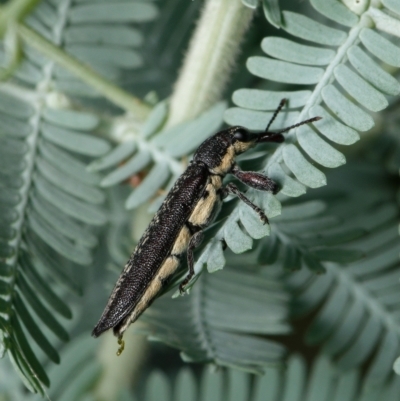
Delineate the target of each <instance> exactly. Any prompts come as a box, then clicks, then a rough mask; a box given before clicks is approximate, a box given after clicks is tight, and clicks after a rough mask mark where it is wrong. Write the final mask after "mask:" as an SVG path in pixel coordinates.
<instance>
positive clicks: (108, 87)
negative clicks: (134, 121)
mask: <svg viewBox="0 0 400 401" xmlns="http://www.w3.org/2000/svg"><path fill="white" fill-rule="evenodd" d="M17 29H18V34H19V36H20V37H21V38H22V39H23V40H24V42H25V43H26V44H28V45H29V46H32V47H34V48H35V49H36V50H38V51H39V52H40V53H42V54H44V55H45V56H46V57H48V58H49V59H50V60H52V61H54V62H56V63H58V64H59V65H61V66H62V67H63V68H65V69H66V70H68V71H70V72H71V73H73V74H74V75H76V76H77V77H79V78H80V79H81V80H82V81H83V82H85V83H87V84H88V85H90V86H92V87H93V88H95V89H96V90H97V91H98V92H99V93H100V94H102V95H103V96H104V97H105V98H107V99H109V100H110V101H112V102H113V103H115V104H116V105H117V106H120V107H121V108H123V109H124V110H126V111H127V112H130V113H131V114H132V115H134V116H135V117H136V118H138V119H140V120H144V119H145V118H146V116H147V115H148V113H149V111H150V108H149V107H148V106H147V105H146V104H145V103H144V102H142V101H141V100H140V99H138V98H136V97H134V96H132V95H130V94H129V93H127V92H125V91H123V90H122V89H120V88H119V87H117V86H115V85H114V84H113V83H112V82H111V81H108V80H107V79H105V78H104V77H102V76H101V75H100V74H98V73H97V72H96V71H94V70H93V69H92V68H91V67H89V66H87V65H85V64H83V63H82V62H80V61H78V60H77V59H75V58H74V57H71V56H70V55H68V54H67V53H65V52H64V51H63V50H61V49H60V48H58V47H57V46H55V45H54V44H53V43H51V42H50V41H48V40H47V39H45V38H44V37H43V36H41V35H39V34H38V33H37V32H35V31H34V30H33V29H31V28H29V27H27V26H26V25H24V24H19V25H18V28H17Z"/></svg>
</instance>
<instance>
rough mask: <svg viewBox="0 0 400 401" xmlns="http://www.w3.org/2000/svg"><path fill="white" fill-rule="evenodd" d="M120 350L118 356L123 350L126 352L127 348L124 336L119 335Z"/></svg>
mask: <svg viewBox="0 0 400 401" xmlns="http://www.w3.org/2000/svg"><path fill="white" fill-rule="evenodd" d="M118 345H119V348H118V351H117V356H120V355H121V354H122V352H124V349H125V341H124V340H123V339H122V336H120V337H118Z"/></svg>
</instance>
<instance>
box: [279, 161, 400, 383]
mask: <svg viewBox="0 0 400 401" xmlns="http://www.w3.org/2000/svg"><path fill="white" fill-rule="evenodd" d="M355 170H359V173H358V174H357V175H356V176H353V177H352V175H351V174H349V175H348V176H347V180H346V181H347V182H346V184H345V185H349V186H351V185H357V187H358V197H357V199H354V200H351V199H347V200H346V205H340V202H336V204H335V208H336V210H337V212H338V215H339V216H341V219H342V223H341V225H342V226H344V227H346V228H354V227H359V228H361V229H363V230H365V231H366V232H367V233H369V234H368V235H365V236H362V237H360V238H358V239H353V240H352V239H351V238H349V239H347V241H346V247H352V248H354V249H356V250H358V251H359V252H361V253H362V254H364V255H365V256H364V257H363V258H361V259H360V260H357V261H353V262H351V261H346V260H343V261H341V262H342V263H341V264H339V263H333V262H331V263H325V264H324V266H325V269H326V274H325V275H322V276H315V275H313V274H312V273H310V271H309V270H307V269H303V270H302V271H301V272H299V273H296V274H292V275H290V276H288V278H287V285H288V288H289V289H290V292H291V293H292V294H293V295H294V300H293V311H292V313H293V315H294V316H295V317H299V316H302V315H304V314H307V313H310V312H311V311H314V310H316V309H317V308H318V311H317V312H316V314H315V316H314V317H313V321H312V323H311V324H310V326H309V328H308V330H307V333H306V337H305V342H306V343H307V344H309V345H313V346H315V345H321V346H322V349H323V351H324V352H325V353H326V354H328V355H329V356H330V357H332V358H333V359H334V360H335V362H336V364H337V366H338V367H339V368H340V369H342V370H349V369H352V368H354V367H358V366H359V365H362V364H363V363H365V362H366V361H367V360H369V359H370V363H369V365H368V370H367V372H366V382H367V383H368V385H369V386H372V385H374V384H377V383H378V384H382V383H384V382H385V380H387V378H388V376H390V375H391V373H392V366H393V362H394V360H395V358H396V356H397V355H398V352H399V344H400V335H399V334H400V328H399V318H398V316H399V310H398V307H399V304H400V294H399V288H398V286H399V283H398V278H399V272H398V267H399V257H398V255H399V250H400V245H399V241H398V227H397V220H398V211H397V209H398V207H397V203H396V200H395V192H394V190H393V188H392V185H391V183H390V181H388V177H387V175H385V173H384V172H383V171H382V170H381V171H379V169H375V168H371V167H368V168H366V167H365V166H363V167H361V166H357V167H355ZM371 182H373V183H374V185H375V186H376V185H379V192H376V193H375V196H374V195H372V194H371V191H370V188H369V186H370V185H371ZM367 194H368V198H367ZM320 234H321V236H322V237H321V239H323V238H324V237H325V238H326V236H325V235H324V233H323V231H320ZM278 235H279V234H278ZM311 237H314V238H315V236H314V235H312V236H311ZM311 252H312V249H311ZM335 257H336V258H338V259H340V252H338V255H335Z"/></svg>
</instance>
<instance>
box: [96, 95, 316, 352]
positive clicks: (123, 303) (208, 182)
mask: <svg viewBox="0 0 400 401" xmlns="http://www.w3.org/2000/svg"><path fill="white" fill-rule="evenodd" d="M285 102H286V100H285V99H283V100H282V101H281V102H280V104H279V106H278V108H277V109H276V111H275V113H274V114H273V116H272V118H271V120H270V122H269V123H268V125H267V127H266V129H265V131H263V132H260V133H250V132H249V131H248V130H247V129H245V128H243V127H240V126H235V127H231V128H228V129H226V130H223V131H220V132H218V133H216V134H215V135H213V136H211V137H210V138H208V139H206V140H205V141H204V142H203V143H202V144H201V145H200V146H199V148H198V149H197V151H196V152H195V154H194V156H193V160H192V161H191V162H190V164H189V166H188V167H187V169H186V171H185V172H184V173H183V174H182V175H181V176H180V177H179V178H178V180H177V181H176V183H175V185H174V186H173V187H172V189H171V191H170V192H169V193H168V195H167V197H166V198H165V200H164V202H163V203H162V205H161V207H160V209H159V210H158V212H157V213H156V215H155V216H154V217H153V219H152V221H151V222H150V225H149V227H148V228H147V230H146V231H145V232H144V234H143V236H142V238H141V239H140V241H139V243H138V245H137V246H136V249H135V250H134V252H133V253H132V255H131V257H130V258H129V260H128V262H127V264H126V265H125V267H124V269H123V271H122V274H121V276H120V277H119V279H118V281H117V283H116V285H115V287H114V290H113V292H112V293H111V296H110V298H109V300H108V303H107V306H106V308H105V310H104V312H103V314H102V316H101V318H100V320H99V322H98V323H97V325H96V327H95V328H94V329H93V332H92V335H93V336H94V337H98V336H99V335H100V334H102V333H103V332H104V331H106V330H108V329H110V328H113V331H114V334H115V335H116V336H117V337H118V338H119V344H120V345H121V348H120V350H119V353H121V352H122V349H123V342H122V335H123V333H124V332H125V330H126V329H127V327H128V326H129V325H130V324H131V323H132V322H134V321H135V320H136V319H137V318H138V317H139V316H140V314H141V313H142V312H143V311H144V310H145V309H146V308H147V307H148V306H149V305H150V304H151V302H152V301H153V300H154V299H155V297H156V296H157V294H158V293H159V292H160V290H161V289H162V287H163V286H164V285H165V284H166V283H167V281H168V279H169V278H170V277H171V276H172V275H173V274H174V272H175V271H176V269H177V268H178V266H179V261H180V259H181V258H182V255H183V254H184V253H185V252H186V253H187V262H188V268H189V272H188V274H187V276H186V278H185V279H184V280H183V281H182V283H181V284H180V286H179V289H180V291H181V293H182V292H184V289H185V286H186V285H187V284H188V283H189V281H190V279H191V278H192V276H193V275H194V269H193V266H194V258H193V251H194V249H195V248H196V247H197V246H199V245H200V243H201V242H202V239H203V230H204V229H205V228H206V227H207V226H208V225H209V224H210V223H211V222H212V221H213V220H214V218H215V216H216V215H217V213H218V211H219V209H220V207H221V204H222V201H223V199H224V198H226V197H227V196H228V195H229V194H233V195H236V196H237V197H239V198H240V199H241V200H242V201H243V202H245V203H246V204H247V205H248V206H250V207H251V208H252V209H253V210H255V211H256V213H257V214H258V215H259V217H260V219H261V220H262V221H263V222H264V223H265V224H266V223H268V218H267V216H266V215H265V214H264V212H263V211H262V210H261V209H260V208H259V207H257V206H256V205H254V204H253V203H252V202H251V201H250V200H249V199H248V198H247V197H246V196H245V195H244V194H243V193H242V192H240V191H239V189H238V188H237V186H236V185H235V184H233V183H229V184H228V185H226V186H223V184H222V180H223V178H224V177H225V175H227V174H233V175H234V176H235V177H236V178H238V179H239V180H240V181H241V182H242V183H244V184H246V185H247V186H249V187H251V188H255V189H258V190H260V191H269V192H272V193H274V194H275V193H277V192H278V189H279V188H278V185H277V184H276V183H275V182H274V181H273V180H271V179H270V178H268V177H267V176H265V175H263V174H260V173H256V172H252V171H242V170H241V169H240V168H239V166H238V165H237V164H236V163H235V157H236V156H237V155H239V154H241V153H243V152H246V151H247V150H248V149H250V148H252V147H254V146H256V145H257V144H258V143H263V142H283V141H284V136H283V135H282V134H283V133H284V132H287V131H289V130H290V129H292V128H295V127H298V126H300V125H303V124H308V123H311V122H314V121H317V120H319V119H320V117H314V118H311V119H309V120H305V121H302V122H300V123H298V124H295V125H292V126H290V127H287V128H285V129H282V130H280V131H276V132H269V131H268V129H269V127H270V126H271V124H272V122H273V121H274V119H275V117H276V116H277V114H278V113H279V111H280V110H281V109H282V107H283V106H284V104H285Z"/></svg>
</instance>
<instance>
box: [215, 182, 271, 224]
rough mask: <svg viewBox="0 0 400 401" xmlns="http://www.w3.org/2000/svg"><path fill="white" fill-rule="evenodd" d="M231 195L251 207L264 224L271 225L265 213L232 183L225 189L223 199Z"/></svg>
mask: <svg viewBox="0 0 400 401" xmlns="http://www.w3.org/2000/svg"><path fill="white" fill-rule="evenodd" d="M229 194H234V195H236V196H237V197H238V198H239V199H240V200H242V201H243V202H244V203H245V204H246V205H248V206H250V207H251V208H252V209H253V210H254V211H255V212H256V213H257V214H258V215H259V216H260V219H261V220H262V221H263V223H264V224H269V220H268V217H267V216H266V215H265V213H264V212H263V211H262V210H261V209H260V208H259V207H258V206H256V205H255V204H254V203H253V202H252V201H251V200H250V199H248V198H247V197H246V196H245V195H244V194H242V193H241V192H240V191H239V188H238V187H237V186H236V185H235V184H233V183H232V182H230V183H229V184H228V185H227V186H226V187H225V188H224V189H223V198H226V197H227V196H228V195H229Z"/></svg>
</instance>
